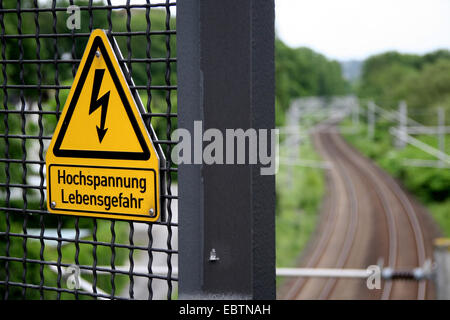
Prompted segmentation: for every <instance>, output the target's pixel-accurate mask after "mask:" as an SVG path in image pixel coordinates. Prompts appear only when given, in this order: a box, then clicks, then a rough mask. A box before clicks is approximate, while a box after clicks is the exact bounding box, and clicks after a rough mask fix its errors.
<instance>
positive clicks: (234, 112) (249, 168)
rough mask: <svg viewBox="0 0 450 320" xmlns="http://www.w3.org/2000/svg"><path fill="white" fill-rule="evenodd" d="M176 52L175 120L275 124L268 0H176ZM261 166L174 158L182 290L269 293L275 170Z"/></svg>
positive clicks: (214, 294)
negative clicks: (272, 172)
mask: <svg viewBox="0 0 450 320" xmlns="http://www.w3.org/2000/svg"><path fill="white" fill-rule="evenodd" d="M177 56H178V60H177V74H178V126H179V127H180V128H186V129H188V130H189V131H190V132H191V133H193V132H194V121H195V120H200V121H202V122H203V129H204V130H206V129H208V128H217V129H219V130H220V131H222V132H223V133H224V132H225V129H227V128H228V129H236V128H242V129H244V130H246V129H248V128H255V129H262V128H264V129H271V128H274V126H275V122H274V118H275V108H274V3H273V0H258V1H257V0H251V1H239V0H226V1H225V0H216V1H201V0H190V1H188V0H185V1H180V2H178V3H177ZM224 156H225V155H224ZM260 167H261V166H260V165H219V164H214V165H204V164H203V165H200V164H197V165H185V164H182V165H180V166H179V171H178V180H179V181H178V185H179V260H178V261H179V297H180V298H181V299H189V298H194V299H195V298H199V299H203V298H213V299H214V298H217V299H222V298H243V299H274V298H275V237H274V234H275V230H274V229H275V214H274V213H275V177H274V176H262V175H261V174H260Z"/></svg>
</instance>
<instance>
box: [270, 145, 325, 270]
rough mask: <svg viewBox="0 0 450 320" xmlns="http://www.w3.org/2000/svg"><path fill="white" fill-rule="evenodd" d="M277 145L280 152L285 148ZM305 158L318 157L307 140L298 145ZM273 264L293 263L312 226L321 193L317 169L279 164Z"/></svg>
mask: <svg viewBox="0 0 450 320" xmlns="http://www.w3.org/2000/svg"><path fill="white" fill-rule="evenodd" d="M285 151H286V150H284V149H283V148H282V147H280V153H281V154H282V153H283V152H285ZM300 154H301V156H302V157H303V158H305V159H312V160H313V159H318V155H317V154H316V152H315V151H314V149H313V146H312V144H311V142H310V141H307V142H305V144H303V145H302V146H301V148H300ZM276 187H277V201H276V242H275V243H276V246H277V256H276V264H277V266H278V267H289V266H294V265H295V261H296V258H298V256H299V254H300V253H301V252H302V250H303V248H304V247H305V246H306V243H307V242H308V240H309V238H310V236H311V234H312V233H313V232H314V230H315V227H316V220H317V212H318V211H319V207H320V203H321V201H322V197H323V194H324V176H323V171H322V170H321V169H316V168H307V167H298V166H285V165H281V166H280V168H279V171H278V173H277V176H276Z"/></svg>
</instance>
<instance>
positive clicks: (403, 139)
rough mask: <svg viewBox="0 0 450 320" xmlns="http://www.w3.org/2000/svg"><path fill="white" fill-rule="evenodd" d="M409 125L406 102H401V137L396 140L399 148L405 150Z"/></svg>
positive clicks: (399, 126)
mask: <svg viewBox="0 0 450 320" xmlns="http://www.w3.org/2000/svg"><path fill="white" fill-rule="evenodd" d="M407 124H408V107H407V105H406V102H405V101H400V103H399V105H398V130H399V133H400V135H399V137H397V139H396V147H397V148H404V147H405V146H406V126H407Z"/></svg>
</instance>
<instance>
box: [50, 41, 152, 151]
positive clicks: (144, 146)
mask: <svg viewBox="0 0 450 320" xmlns="http://www.w3.org/2000/svg"><path fill="white" fill-rule="evenodd" d="M97 49H100V53H101V54H102V56H103V59H104V60H105V63H106V66H107V68H108V71H109V72H110V74H111V77H112V79H113V82H114V84H115V86H116V89H117V91H118V93H119V96H120V99H121V100H122V103H123V105H124V107H125V111H126V113H127V115H128V118H129V120H130V122H131V125H132V127H133V130H134V132H135V134H136V136H137V138H138V141H139V144H140V146H141V148H142V150H143V151H142V152H123V151H93V150H67V149H61V144H62V141H63V139H64V136H65V134H66V131H67V127H68V125H69V123H70V120H71V118H72V115H73V112H74V110H75V106H76V104H77V102H78V99H79V97H80V94H81V90H82V89H83V86H84V83H85V81H86V78H87V75H88V73H89V70H90V66H91V64H92V61H94V57H95V53H96V51H97ZM53 154H54V155H55V156H56V157H70V158H96V159H114V160H115V159H117V160H148V159H150V150H149V149H148V146H147V143H146V141H145V138H144V136H143V135H142V132H141V130H140V128H139V125H138V122H137V120H136V118H135V116H134V113H133V110H132V109H131V105H130V103H129V101H128V99H127V97H126V94H125V91H124V90H123V88H122V85H121V83H120V80H119V77H118V75H117V73H116V70H115V69H114V66H113V63H112V61H111V58H110V57H109V55H108V52H107V50H106V48H105V45H104V43H103V41H102V38H101V37H100V36H96V37H95V38H94V41H93V42H92V46H91V49H90V51H89V53H88V57H87V59H86V63H85V65H84V66H83V70H82V72H81V75H80V78H79V80H78V83H77V86H76V88H75V91H74V93H73V96H72V100H71V101H70V105H69V107H68V110H67V113H66V116H65V118H64V120H63V123H62V125H61V128H60V130H59V133H58V137H57V138H56V141H55V145H54V147H53Z"/></svg>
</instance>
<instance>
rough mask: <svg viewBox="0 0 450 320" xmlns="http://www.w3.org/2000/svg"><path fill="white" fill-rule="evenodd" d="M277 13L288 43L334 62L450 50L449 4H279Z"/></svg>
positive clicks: (439, 0)
mask: <svg viewBox="0 0 450 320" xmlns="http://www.w3.org/2000/svg"><path fill="white" fill-rule="evenodd" d="M275 12H276V19H275V27H276V32H277V34H278V36H279V37H280V38H281V39H282V40H283V41H284V42H285V43H286V44H288V45H289V46H292V47H298V46H307V47H310V48H312V49H314V50H316V51H319V52H320V53H322V54H325V55H326V56H328V57H330V58H333V59H339V60H349V59H364V58H366V57H367V56H369V55H372V54H376V53H380V52H384V51H387V50H397V51H400V52H408V53H425V52H429V51H433V50H435V49H438V48H446V49H450V0H339V1H337V0H275Z"/></svg>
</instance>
